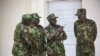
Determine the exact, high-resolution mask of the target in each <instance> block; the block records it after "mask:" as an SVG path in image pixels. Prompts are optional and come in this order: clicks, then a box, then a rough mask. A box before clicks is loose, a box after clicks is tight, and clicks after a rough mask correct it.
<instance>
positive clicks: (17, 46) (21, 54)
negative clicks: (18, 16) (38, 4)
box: [12, 14, 32, 56]
mask: <svg viewBox="0 0 100 56" xmlns="http://www.w3.org/2000/svg"><path fill="white" fill-rule="evenodd" d="M31 21H32V19H31V14H24V15H23V16H22V22H20V23H19V24H17V26H16V29H15V32H14V45H13V49H12V54H13V56H29V53H28V52H29V50H28V49H29V48H30V47H29V45H28V43H27V42H26V40H25V39H24V34H23V33H24V32H26V31H27V30H26V29H25V28H27V27H28V26H29V25H30V23H31Z"/></svg>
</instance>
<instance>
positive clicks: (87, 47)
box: [74, 8, 97, 56]
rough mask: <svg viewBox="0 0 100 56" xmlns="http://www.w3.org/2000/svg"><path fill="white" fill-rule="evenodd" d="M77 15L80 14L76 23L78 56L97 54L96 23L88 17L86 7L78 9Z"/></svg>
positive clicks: (93, 55)
mask: <svg viewBox="0 0 100 56" xmlns="http://www.w3.org/2000/svg"><path fill="white" fill-rule="evenodd" d="M76 16H78V20H77V21H76V22H75V23H74V32H75V36H76V39H77V47H76V56H95V47H94V41H95V39H96V35H97V27H96V23H95V22H94V21H93V20H90V19H87V18H86V9H84V8H81V9H78V10H77V14H76Z"/></svg>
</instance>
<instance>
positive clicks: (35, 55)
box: [31, 51, 46, 56]
mask: <svg viewBox="0 0 100 56" xmlns="http://www.w3.org/2000/svg"><path fill="white" fill-rule="evenodd" d="M31 56H46V51H43V52H37V53H34V52H32V53H31Z"/></svg>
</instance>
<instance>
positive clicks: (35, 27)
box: [25, 13, 46, 56]
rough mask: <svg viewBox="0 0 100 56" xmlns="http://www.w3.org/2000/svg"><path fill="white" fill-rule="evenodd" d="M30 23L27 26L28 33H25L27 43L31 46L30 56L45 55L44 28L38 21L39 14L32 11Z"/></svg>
mask: <svg viewBox="0 0 100 56" xmlns="http://www.w3.org/2000/svg"><path fill="white" fill-rule="evenodd" d="M31 16H32V23H31V25H30V27H29V28H28V34H25V39H26V40H27V43H28V44H29V45H30V46H31V48H30V55H31V56H46V40H45V37H44V30H43V27H42V26H41V25H39V22H40V18H41V17H40V16H39V15H38V14H37V13H32V14H31Z"/></svg>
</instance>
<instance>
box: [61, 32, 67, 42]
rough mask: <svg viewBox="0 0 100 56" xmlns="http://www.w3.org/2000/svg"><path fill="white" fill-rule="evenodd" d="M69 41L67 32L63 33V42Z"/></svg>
mask: <svg viewBox="0 0 100 56" xmlns="http://www.w3.org/2000/svg"><path fill="white" fill-rule="evenodd" d="M66 39H67V34H66V33H65V31H63V38H62V40H66Z"/></svg>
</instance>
